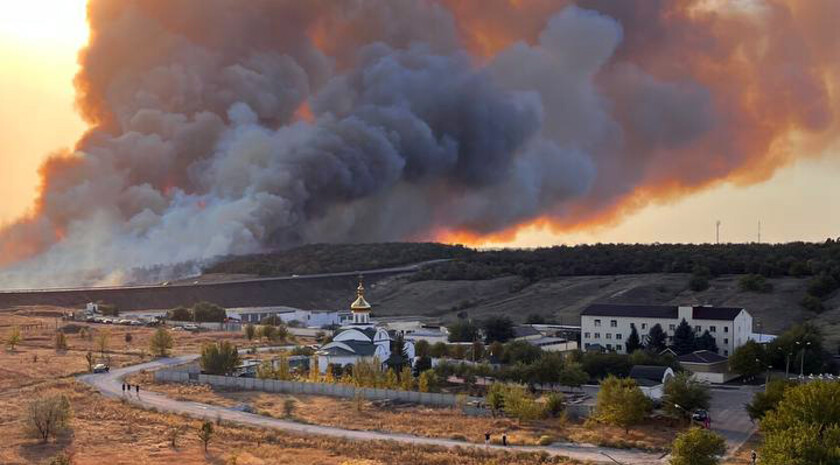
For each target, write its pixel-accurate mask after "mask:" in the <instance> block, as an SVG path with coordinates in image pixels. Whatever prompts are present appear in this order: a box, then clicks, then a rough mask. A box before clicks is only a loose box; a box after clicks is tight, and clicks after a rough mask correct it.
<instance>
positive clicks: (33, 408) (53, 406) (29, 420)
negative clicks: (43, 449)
mask: <svg viewBox="0 0 840 465" xmlns="http://www.w3.org/2000/svg"><path fill="white" fill-rule="evenodd" d="M70 414H71V412H70V401H69V400H68V399H67V396H64V395H55V396H45V397H39V398H37V399H35V400H33V401H31V402H29V404H28V405H27V408H26V417H25V419H24V420H25V423H24V425H25V429H26V432H27V433H29V434H30V435H32V436H34V437H36V438H38V439H39V440H40V441H41V442H42V443H46V442H47V441H49V440H50V438H51V437H55V436H56V435H58V434H60V433H61V432H63V431H65V430H66V429H67V428H68V425H69V422H70Z"/></svg>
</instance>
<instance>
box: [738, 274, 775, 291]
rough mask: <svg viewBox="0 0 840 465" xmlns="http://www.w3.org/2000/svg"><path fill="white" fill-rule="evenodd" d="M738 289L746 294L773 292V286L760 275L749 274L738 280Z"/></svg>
mask: <svg viewBox="0 0 840 465" xmlns="http://www.w3.org/2000/svg"><path fill="white" fill-rule="evenodd" d="M738 287H740V288H741V290H742V291H744V292H762V293H767V292H772V291H773V285H772V284H770V283H768V282H767V280H766V279H764V276H761V275H760V274H747V275H744V276H741V278H740V279H738Z"/></svg>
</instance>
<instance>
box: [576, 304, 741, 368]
mask: <svg viewBox="0 0 840 465" xmlns="http://www.w3.org/2000/svg"><path fill="white" fill-rule="evenodd" d="M580 315H581V316H580V319H581V344H582V345H583V348H584V349H587V348H589V347H590V346H594V345H595V344H597V345H599V346H601V347H603V348H605V349H607V350H610V351H616V352H619V353H625V352H626V345H625V344H626V342H627V337H628V336H630V332H631V330H632V328H633V327H634V326H635V328H636V331H637V332H638V333H639V338H640V340H641V342H642V344H644V343H645V342H646V340H647V335H648V333H649V332H650V329H651V328H652V327H653V326H654V325H656V324H659V325H660V326H661V327H662V329H663V331H665V334H667V336H668V338H669V340H670V338H672V337H673V336H674V330H675V329H676V328H677V325H679V324H680V322H681V321H682V320H685V321H686V322H687V323H688V324H689V325H691V327H692V328H693V329H694V332H695V334H697V335H698V336H699V335H701V334H703V332H705V331H708V332H709V334H711V335H712V336H714V338H715V342H716V343H717V346H718V350H719V353H720V354H721V355H723V356H725V357H728V356H729V355H730V354H732V353H733V352H734V351H735V349H736V348H738V347H740V346H742V345H743V344H744V343H746V342H747V340H749V338H750V336H751V335H752V324H753V322H752V316H750V314H749V313H748V312H747V311H746V310H744V309H743V308H738V307H712V306H675V305H613V304H593V305H590V306H589V307H587V308H586V309H584V310H583V312H581V314H580Z"/></svg>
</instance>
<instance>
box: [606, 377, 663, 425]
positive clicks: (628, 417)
mask: <svg viewBox="0 0 840 465" xmlns="http://www.w3.org/2000/svg"><path fill="white" fill-rule="evenodd" d="M649 409H650V400H649V399H648V398H647V397H645V395H644V393H642V390H641V389H639V387H638V386H637V385H636V382H635V381H634V380H632V379H630V378H616V377H615V376H613V375H609V376H607V378H606V379H604V380H603V381H601V389H600V390H599V391H598V398H597V400H596V404H595V412H596V415H597V417H598V419H599V420H601V421H603V422H604V423H607V424H610V425H616V426H621V427H623V428H624V431H625V432H628V431H629V430H630V427H631V426H633V425H635V424H637V423H639V422H641V421H642V419H644V417H645V414H646V413H647V411H648V410H649Z"/></svg>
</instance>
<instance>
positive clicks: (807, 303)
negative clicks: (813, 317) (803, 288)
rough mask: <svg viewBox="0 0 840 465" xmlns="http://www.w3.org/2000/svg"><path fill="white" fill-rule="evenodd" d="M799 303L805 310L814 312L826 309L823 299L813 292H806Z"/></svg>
mask: <svg viewBox="0 0 840 465" xmlns="http://www.w3.org/2000/svg"><path fill="white" fill-rule="evenodd" d="M799 305H801V306H802V308H804V309H805V310H808V311H811V312H814V313H822V312H823V311H824V310H825V306H823V303H822V300H820V298H819V297H815V296H812V295H811V294H805V297H803V298H802V300H801V301H800V302H799Z"/></svg>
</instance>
